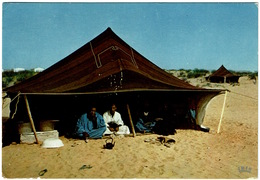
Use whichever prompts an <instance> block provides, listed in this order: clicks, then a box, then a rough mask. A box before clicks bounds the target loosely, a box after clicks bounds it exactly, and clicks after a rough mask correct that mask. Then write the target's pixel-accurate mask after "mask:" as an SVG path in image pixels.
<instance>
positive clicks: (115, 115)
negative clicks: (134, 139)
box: [103, 104, 130, 135]
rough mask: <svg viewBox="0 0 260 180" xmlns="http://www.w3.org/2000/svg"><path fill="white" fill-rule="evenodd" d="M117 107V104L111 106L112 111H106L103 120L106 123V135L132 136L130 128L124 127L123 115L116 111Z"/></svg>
mask: <svg viewBox="0 0 260 180" xmlns="http://www.w3.org/2000/svg"><path fill="white" fill-rule="evenodd" d="M116 109H117V107H116V105H115V104H112V105H111V108H110V110H108V111H106V112H105V113H104V114H103V118H104V120H105V123H106V127H107V129H106V131H105V133H104V135H106V134H113V133H116V134H130V130H129V128H128V126H126V125H124V122H123V120H122V118H121V114H120V113H119V112H117V111H116Z"/></svg>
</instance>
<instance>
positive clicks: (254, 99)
mask: <svg viewBox="0 0 260 180" xmlns="http://www.w3.org/2000/svg"><path fill="white" fill-rule="evenodd" d="M231 93H234V94H237V95H240V96H244V97H247V98H250V99H253V100H256V101H258V99H257V98H253V97H251V96H247V95H244V94H240V93H236V92H234V91H231Z"/></svg>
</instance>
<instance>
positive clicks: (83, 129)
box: [75, 106, 106, 139]
mask: <svg viewBox="0 0 260 180" xmlns="http://www.w3.org/2000/svg"><path fill="white" fill-rule="evenodd" d="M96 110H97V109H96V107H95V106H92V107H91V109H90V112H89V113H85V114H83V115H82V116H81V117H80V118H79V119H78V121H77V125H76V132H75V135H76V136H77V137H79V138H83V139H88V138H93V139H98V138H102V136H103V134H104V132H105V131H106V123H105V121H104V119H103V117H102V116H101V115H100V114H99V113H97V112H96Z"/></svg>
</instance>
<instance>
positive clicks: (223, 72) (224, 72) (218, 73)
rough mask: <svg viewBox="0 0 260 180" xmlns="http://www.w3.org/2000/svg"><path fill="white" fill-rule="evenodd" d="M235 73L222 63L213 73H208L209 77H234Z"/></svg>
mask: <svg viewBox="0 0 260 180" xmlns="http://www.w3.org/2000/svg"><path fill="white" fill-rule="evenodd" d="M234 76H236V77H237V75H235V74H233V73H231V72H230V71H228V70H227V69H226V68H225V67H224V66H223V65H222V66H221V67H220V68H219V69H218V70H217V71H216V72H214V73H213V74H211V75H210V77H234Z"/></svg>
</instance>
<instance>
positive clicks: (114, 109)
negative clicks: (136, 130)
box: [110, 104, 117, 115]
mask: <svg viewBox="0 0 260 180" xmlns="http://www.w3.org/2000/svg"><path fill="white" fill-rule="evenodd" d="M116 109H117V107H116V105H115V104H112V105H111V109H110V113H111V114H112V115H114V114H115V112H116Z"/></svg>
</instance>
